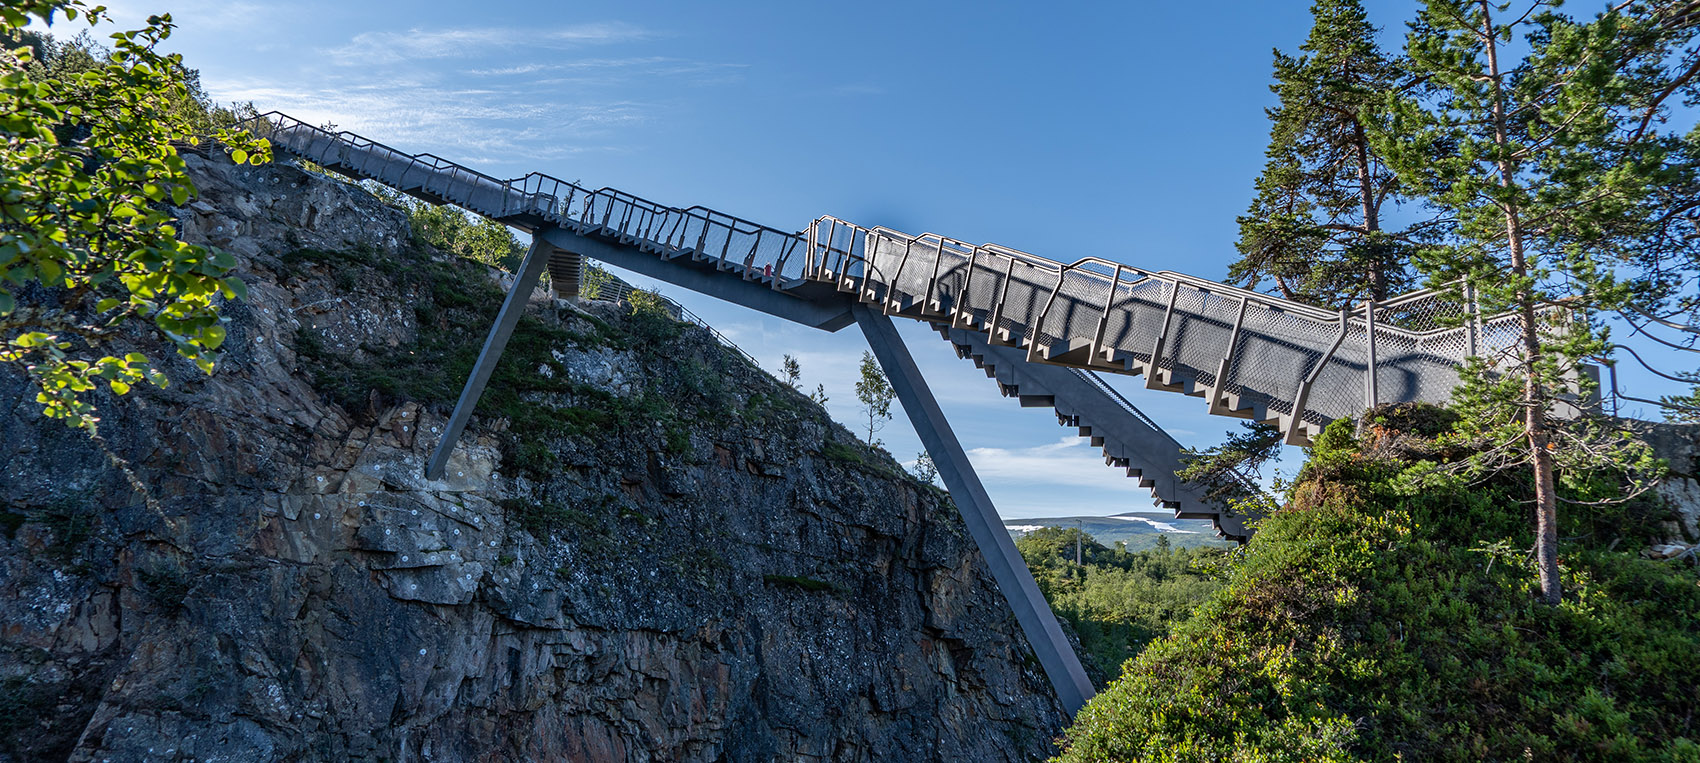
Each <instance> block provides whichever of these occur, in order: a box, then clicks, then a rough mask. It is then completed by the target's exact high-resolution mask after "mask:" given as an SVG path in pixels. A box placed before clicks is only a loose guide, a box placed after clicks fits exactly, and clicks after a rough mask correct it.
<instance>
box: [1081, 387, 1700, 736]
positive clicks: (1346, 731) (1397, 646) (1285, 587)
mask: <svg viewBox="0 0 1700 763" xmlns="http://www.w3.org/2000/svg"><path fill="white" fill-rule="evenodd" d="M1456 418H1457V417H1456V416H1455V415H1453V414H1450V413H1448V412H1446V411H1443V410H1440V409H1435V408H1428V407H1418V406H1397V407H1387V408H1382V409H1378V410H1377V411H1375V412H1372V414H1370V415H1369V416H1367V417H1366V420H1365V421H1364V424H1363V426H1362V431H1361V434H1358V433H1354V429H1353V422H1351V421H1344V420H1343V421H1337V422H1335V423H1334V424H1333V425H1331V426H1330V427H1329V428H1328V430H1327V431H1326V433H1325V434H1324V435H1323V436H1322V437H1321V438H1319V439H1318V441H1317V443H1316V445H1315V447H1314V448H1313V449H1312V454H1311V459H1310V461H1309V463H1308V464H1307V465H1306V466H1305V467H1304V470H1303V471H1302V472H1301V474H1300V475H1299V477H1298V479H1297V481H1296V483H1295V485H1294V487H1293V491H1292V494H1291V501H1290V504H1289V506H1288V507H1287V508H1286V509H1285V510H1283V511H1281V512H1279V513H1277V514H1275V515H1274V516H1273V517H1271V518H1269V519H1267V520H1264V521H1263V522H1262V524H1261V526H1260V528H1259V531H1258V534H1257V536H1256V538H1255V539H1254V540H1253V541H1252V543H1251V544H1250V545H1249V546H1247V547H1246V549H1245V550H1244V552H1243V554H1242V556H1241V557H1240V558H1239V559H1238V560H1237V561H1236V562H1235V564H1234V565H1233V567H1232V570H1231V572H1230V574H1229V579H1228V583H1227V586H1226V588H1225V589H1223V590H1222V591H1221V592H1219V593H1217V594H1216V595H1215V596H1213V597H1212V598H1211V599H1210V600H1209V601H1208V602H1207V603H1206V604H1205V605H1204V606H1203V607H1201V609H1200V610H1199V613H1198V614H1197V615H1196V616H1195V617H1194V618H1193V619H1191V620H1189V621H1186V622H1184V623H1181V624H1179V625H1178V626H1176V628H1175V631H1174V633H1173V634H1172V635H1171V636H1169V637H1168V638H1166V639H1164V640H1162V641H1159V642H1157V643H1155V644H1153V645H1152V646H1151V647H1150V648H1148V649H1146V650H1145V651H1144V652H1143V653H1141V654H1140V655H1139V657H1138V658H1137V659H1136V660H1134V661H1133V662H1131V663H1129V665H1128V666H1127V668H1126V672H1125V673H1124V675H1123V676H1122V678H1120V679H1119V680H1117V681H1116V682H1115V683H1114V684H1112V685H1111V686H1110V688H1109V689H1108V690H1107V691H1105V692H1104V693H1103V694H1100V695H1099V696H1098V697H1097V698H1096V699H1094V700H1093V701H1092V702H1091V703H1090V704H1089V705H1088V706H1087V707H1086V708H1085V709H1084V710H1083V711H1082V712H1081V713H1080V714H1079V716H1078V717H1077V718H1076V720H1075V723H1074V725H1073V726H1072V727H1071V728H1070V729H1069V731H1068V733H1067V736H1066V738H1065V740H1064V742H1065V751H1064V752H1063V753H1062V755H1060V756H1059V757H1058V758H1057V760H1060V761H1069V762H1074V761H1110V760H1118V761H1119V760H1232V761H1273V760H1401V759H1403V760H1460V761H1462V760H1471V761H1476V760H1510V759H1517V760H1525V759H1528V760H1577V761H1582V760H1598V761H1608V760H1609V761H1625V760H1700V744H1696V742H1695V741H1694V740H1696V739H1700V727H1697V725H1696V724H1697V722H1700V719H1697V718H1696V717H1695V707H1696V704H1695V701H1694V696H1695V695H1694V691H1695V686H1697V685H1700V661H1697V660H1696V659H1695V655H1696V654H1700V575H1697V573H1696V571H1695V570H1694V569H1693V568H1692V567H1685V566H1682V565H1680V564H1676V563H1671V562H1664V561H1652V560H1647V559H1642V558H1639V557H1637V556H1636V555H1635V554H1634V553H1633V552H1632V551H1627V550H1619V549H1620V548H1621V549H1636V548H1639V547H1640V544H1642V543H1643V542H1644V541H1645V540H1646V538H1647V537H1649V536H1650V535H1651V533H1652V532H1653V524H1654V523H1655V522H1656V521H1657V520H1658V519H1660V518H1661V517H1662V515H1663V514H1664V510H1663V509H1662V508H1661V507H1660V506H1658V505H1657V504H1654V503H1651V502H1632V503H1627V504H1616V505H1604V506H1587V505H1583V504H1582V503H1577V504H1575V505H1573V507H1572V508H1571V510H1569V511H1567V512H1566V513H1565V515H1564V524H1563V526H1562V527H1561V528H1560V531H1561V533H1560V534H1561V535H1562V536H1563V537H1564V539H1565V542H1564V544H1563V545H1562V546H1561V547H1560V556H1559V563H1560V569H1561V570H1562V574H1563V575H1564V584H1565V586H1564V590H1565V596H1564V599H1563V600H1562V602H1561V603H1560V604H1559V605H1558V606H1552V607H1549V606H1545V605H1543V604H1541V603H1540V602H1539V598H1538V594H1539V592H1540V581H1539V576H1538V574H1537V570H1536V569H1535V566H1534V562H1533V560H1532V559H1531V558H1530V554H1529V552H1528V549H1529V548H1530V547H1531V546H1532V545H1533V542H1534V537H1533V536H1534V534H1533V532H1532V526H1531V525H1532V523H1531V522H1530V521H1529V519H1530V515H1531V514H1532V512H1533V509H1532V501H1531V499H1532V498H1533V496H1532V492H1531V490H1532V489H1531V485H1530V481H1529V479H1528V475H1527V473H1526V472H1516V471H1508V472H1505V473H1502V474H1499V475H1495V476H1492V477H1490V478H1488V479H1486V480H1485V481H1483V482H1479V483H1475V484H1467V483H1465V482H1463V481H1452V482H1450V483H1447V482H1441V483H1439V484H1437V483H1436V481H1435V480H1434V474H1435V472H1434V471H1433V469H1432V467H1433V466H1434V465H1437V464H1444V463H1451V462H1455V461H1457V460H1459V459H1463V458H1467V457H1468V455H1469V453H1470V447H1469V446H1468V445H1467V444H1464V443H1461V442H1460V441H1458V440H1457V439H1456V438H1454V437H1452V436H1451V428H1452V427H1453V425H1454V424H1455V422H1456ZM1360 438H1361V439H1360ZM1418 475H1426V477H1425V478H1424V479H1423V480H1420V481H1419V480H1418V479H1416V477H1417V476H1418ZM1618 476H1619V475H1614V474H1611V473H1609V472H1605V471H1595V472H1576V473H1569V474H1565V475H1561V479H1560V480H1559V484H1560V486H1561V497H1562V498H1564V499H1566V500H1568V501H1576V502H1585V501H1590V500H1595V499H1598V498H1602V497H1607V496H1612V495H1614V494H1615V493H1616V492H1617V491H1618V490H1619V489H1620V488H1619V484H1618V480H1617V477H1618ZM1418 484H1423V485H1424V486H1423V487H1417V485H1418Z"/></svg>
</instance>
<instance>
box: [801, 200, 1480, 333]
mask: <svg viewBox="0 0 1700 763" xmlns="http://www.w3.org/2000/svg"><path fill="white" fill-rule="evenodd" d="M823 220H825V221H831V222H834V223H837V224H841V225H844V226H846V227H849V228H851V229H858V230H862V231H865V232H867V233H881V234H885V235H887V236H889V237H890V238H892V239H897V240H905V239H907V240H909V241H920V240H922V239H924V238H929V237H931V238H937V239H939V240H941V241H946V242H950V243H954V244H959V245H961V246H963V247H968V248H972V249H977V250H980V251H985V252H990V253H992V254H995V255H998V256H1002V257H1008V258H1011V259H1015V260H1019V261H1021V262H1023V263H1025V264H1027V265H1030V266H1033V267H1036V268H1041V269H1045V270H1054V271H1057V272H1059V273H1061V272H1067V271H1069V270H1076V269H1080V268H1082V266H1084V265H1099V266H1101V267H1104V268H1106V269H1114V268H1116V267H1117V266H1120V267H1121V269H1122V270H1123V271H1124V272H1133V273H1138V274H1141V275H1144V276H1146V277H1148V278H1156V279H1159V280H1164V281H1168V282H1170V283H1178V284H1183V285H1186V286H1189V287H1191V288H1194V289H1198V290H1200V291H1205V292H1210V293H1214V294H1223V295H1227V296H1244V297H1245V298H1246V299H1247V301H1248V302H1250V303H1252V304H1255V305H1258V306H1261V307H1263V308H1266V309H1270V310H1276V311H1279V312H1283V313H1287V314H1291V315H1301V316H1304V317H1307V318H1311V319H1313V320H1315V321H1317V322H1319V323H1324V324H1328V325H1333V324H1335V323H1337V322H1338V321H1339V320H1340V314H1339V313H1338V312H1336V311H1332V310H1326V309H1323V308H1320V307H1316V306H1314V305H1307V304H1305V303H1303V302H1294V301H1292V300H1287V299H1281V298H1280V297H1274V296H1271V295H1268V294H1264V293H1263V292H1259V291H1252V290H1250V289H1246V288H1243V287H1239V286H1233V285H1231V284H1225V283H1221V282H1219V281H1212V280H1209V279H1207V278H1199V277H1197V276H1193V275H1188V274H1186V273H1178V272H1175V271H1172V270H1155V271H1154V270H1146V269H1144V268H1141V267H1138V266H1135V265H1128V264H1126V263H1120V262H1116V261H1114V260H1107V259H1104V258H1102V257H1082V258H1080V259H1078V260H1075V261H1074V262H1072V263H1066V264H1065V263H1062V262H1059V261H1057V260H1052V259H1050V258H1048V257H1043V256H1041V255H1036V254H1031V253H1029V252H1023V251H1021V250H1019V249H1012V248H1010V247H1007V246H1003V245H1001V244H978V245H976V244H969V243H967V242H965V241H961V240H958V239H953V238H949V237H947V236H943V235H940V234H937V233H931V232H929V233H921V234H910V233H904V232H902V231H898V230H893V229H891V228H887V227H885V226H874V227H872V228H864V227H862V226H859V225H856V224H855V223H852V222H849V221H847V220H844V219H842V218H838V217H834V216H832V215H822V216H820V217H819V218H816V222H817V223H819V222H820V221H823ZM829 251H833V250H829ZM846 254H848V252H846ZM1085 272H1088V273H1091V274H1092V275H1094V276H1099V277H1103V278H1105V280H1106V281H1109V277H1108V276H1105V275H1104V274H1102V273H1096V272H1093V271H1090V270H1087V271H1085ZM1120 283H1121V281H1119V280H1118V281H1115V282H1114V283H1110V287H1111V288H1115V286H1117V285H1119V284H1120ZM1458 283H1462V279H1459V280H1458V281H1451V282H1448V283H1447V284H1444V285H1442V286H1440V287H1437V288H1432V289H1420V290H1417V291H1413V292H1408V293H1405V294H1401V295H1399V296H1397V297H1393V298H1390V299H1388V300H1387V301H1386V302H1378V303H1376V309H1378V310H1385V309H1387V308H1390V307H1398V306H1400V305H1403V304H1407V303H1409V302H1414V301H1417V300H1419V299H1423V298H1428V297H1433V296H1436V295H1439V294H1442V293H1444V289H1445V288H1446V287H1447V286H1451V285H1453V284H1458ZM1358 312H1360V310H1350V311H1348V314H1351V315H1355V314H1356V313H1358ZM1495 317H1498V315H1493V316H1483V318H1484V319H1491V318H1495ZM1376 330H1377V331H1380V332H1383V334H1390V335H1394V336H1400V337H1405V338H1409V339H1421V338H1427V337H1433V336H1438V335H1441V334H1445V333H1448V332H1455V331H1461V330H1462V327H1457V326H1447V327H1441V328H1435V329H1428V330H1424V331H1417V330H1413V329H1407V328H1403V327H1400V326H1396V325H1392V324H1388V323H1385V322H1378V323H1377V325H1376Z"/></svg>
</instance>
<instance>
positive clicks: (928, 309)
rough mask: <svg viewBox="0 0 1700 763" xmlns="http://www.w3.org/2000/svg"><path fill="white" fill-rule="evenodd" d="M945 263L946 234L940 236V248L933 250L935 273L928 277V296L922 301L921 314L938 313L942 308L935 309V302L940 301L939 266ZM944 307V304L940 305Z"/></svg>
mask: <svg viewBox="0 0 1700 763" xmlns="http://www.w3.org/2000/svg"><path fill="white" fill-rule="evenodd" d="M943 263H944V236H939V248H938V250H937V251H935V252H933V275H932V277H931V278H928V279H927V296H926V297H924V298H923V299H922V302H921V314H922V315H928V314H937V313H942V312H943V311H942V310H938V309H935V308H934V307H933V304H934V303H935V302H938V296H937V292H938V284H939V267H940V266H941V265H942V264H943ZM940 306H941V307H942V305H940Z"/></svg>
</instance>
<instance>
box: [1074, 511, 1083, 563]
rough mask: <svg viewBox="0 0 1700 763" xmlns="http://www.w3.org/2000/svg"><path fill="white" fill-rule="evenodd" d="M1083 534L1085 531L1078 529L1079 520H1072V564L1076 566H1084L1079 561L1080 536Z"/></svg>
mask: <svg viewBox="0 0 1700 763" xmlns="http://www.w3.org/2000/svg"><path fill="white" fill-rule="evenodd" d="M1085 534H1086V531H1084V530H1082V529H1080V520H1078V519H1076V520H1074V566H1076V567H1082V566H1084V565H1082V564H1081V563H1080V538H1081V536H1083V535H1085Z"/></svg>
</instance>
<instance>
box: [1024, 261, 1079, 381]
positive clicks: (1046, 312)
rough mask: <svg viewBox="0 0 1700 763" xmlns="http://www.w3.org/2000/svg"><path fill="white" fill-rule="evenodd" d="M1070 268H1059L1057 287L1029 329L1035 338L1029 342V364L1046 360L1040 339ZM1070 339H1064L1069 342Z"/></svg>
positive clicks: (1052, 288)
mask: <svg viewBox="0 0 1700 763" xmlns="http://www.w3.org/2000/svg"><path fill="white" fill-rule="evenodd" d="M1068 270H1069V268H1068V266H1067V265H1063V266H1061V267H1059V268H1057V285H1056V286H1053V287H1051V296H1049V297H1046V298H1045V306H1044V307H1043V308H1041V309H1040V310H1039V316H1038V317H1037V318H1034V319H1033V326H1032V327H1031V328H1029V329H1028V331H1030V332H1032V334H1033V338H1032V339H1029V340H1027V362H1029V363H1035V362H1038V361H1041V360H1044V359H1045V353H1044V350H1043V349H1041V348H1040V347H1039V344H1040V342H1039V337H1040V335H1041V334H1043V333H1044V331H1045V318H1047V317H1049V316H1050V314H1051V305H1054V304H1056V301H1057V295H1058V294H1061V293H1062V285H1063V279H1065V278H1068ZM1067 340H1068V337H1066V336H1065V337H1063V341H1067Z"/></svg>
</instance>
